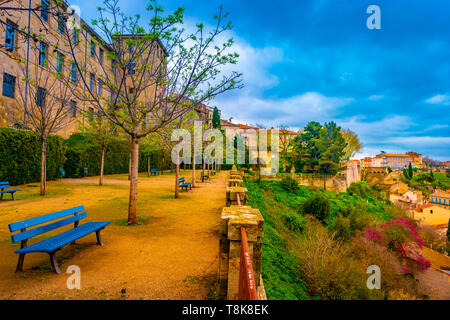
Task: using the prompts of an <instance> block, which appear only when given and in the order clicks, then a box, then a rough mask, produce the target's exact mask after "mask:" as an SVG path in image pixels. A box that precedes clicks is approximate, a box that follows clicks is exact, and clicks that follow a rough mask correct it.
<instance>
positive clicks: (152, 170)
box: [150, 169, 159, 176]
mask: <svg viewBox="0 0 450 320" xmlns="http://www.w3.org/2000/svg"><path fill="white" fill-rule="evenodd" d="M157 174H159V171H158V170H156V169H150V175H155V176H156V175H157Z"/></svg>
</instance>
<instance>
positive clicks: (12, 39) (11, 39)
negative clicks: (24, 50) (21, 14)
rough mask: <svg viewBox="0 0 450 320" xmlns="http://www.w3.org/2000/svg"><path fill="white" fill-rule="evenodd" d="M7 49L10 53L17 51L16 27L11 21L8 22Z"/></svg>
mask: <svg viewBox="0 0 450 320" xmlns="http://www.w3.org/2000/svg"><path fill="white" fill-rule="evenodd" d="M5 48H6V50H9V51H15V50H16V26H15V25H14V24H13V23H11V22H9V21H7V22H6V34H5Z"/></svg>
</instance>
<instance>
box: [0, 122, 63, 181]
mask: <svg viewBox="0 0 450 320" xmlns="http://www.w3.org/2000/svg"><path fill="white" fill-rule="evenodd" d="M63 142H64V139H63V138H62V137H60V136H57V135H50V136H49V137H48V141H47V179H48V180H55V179H57V178H58V176H59V169H60V168H62V166H63V164H64V161H65V156H64V155H65V146H64V144H63ZM41 145H42V143H41V140H40V139H39V137H38V136H37V135H36V134H35V133H34V132H32V131H28V130H17V129H10V128H0V181H8V182H9V183H10V184H11V185H18V184H24V183H28V182H36V181H40V179H41Z"/></svg>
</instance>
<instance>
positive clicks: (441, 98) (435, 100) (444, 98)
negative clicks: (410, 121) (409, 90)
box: [425, 94, 450, 105]
mask: <svg viewBox="0 0 450 320" xmlns="http://www.w3.org/2000/svg"><path fill="white" fill-rule="evenodd" d="M425 101H426V102H427V103H430V104H443V105H450V95H446V94H437V95H435V96H433V97H431V98H429V99H427V100H425Z"/></svg>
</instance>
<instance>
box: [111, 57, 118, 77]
mask: <svg viewBox="0 0 450 320" xmlns="http://www.w3.org/2000/svg"><path fill="white" fill-rule="evenodd" d="M116 68H117V61H116V59H113V60H112V61H111V72H112V73H113V74H114V75H115V74H116Z"/></svg>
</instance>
